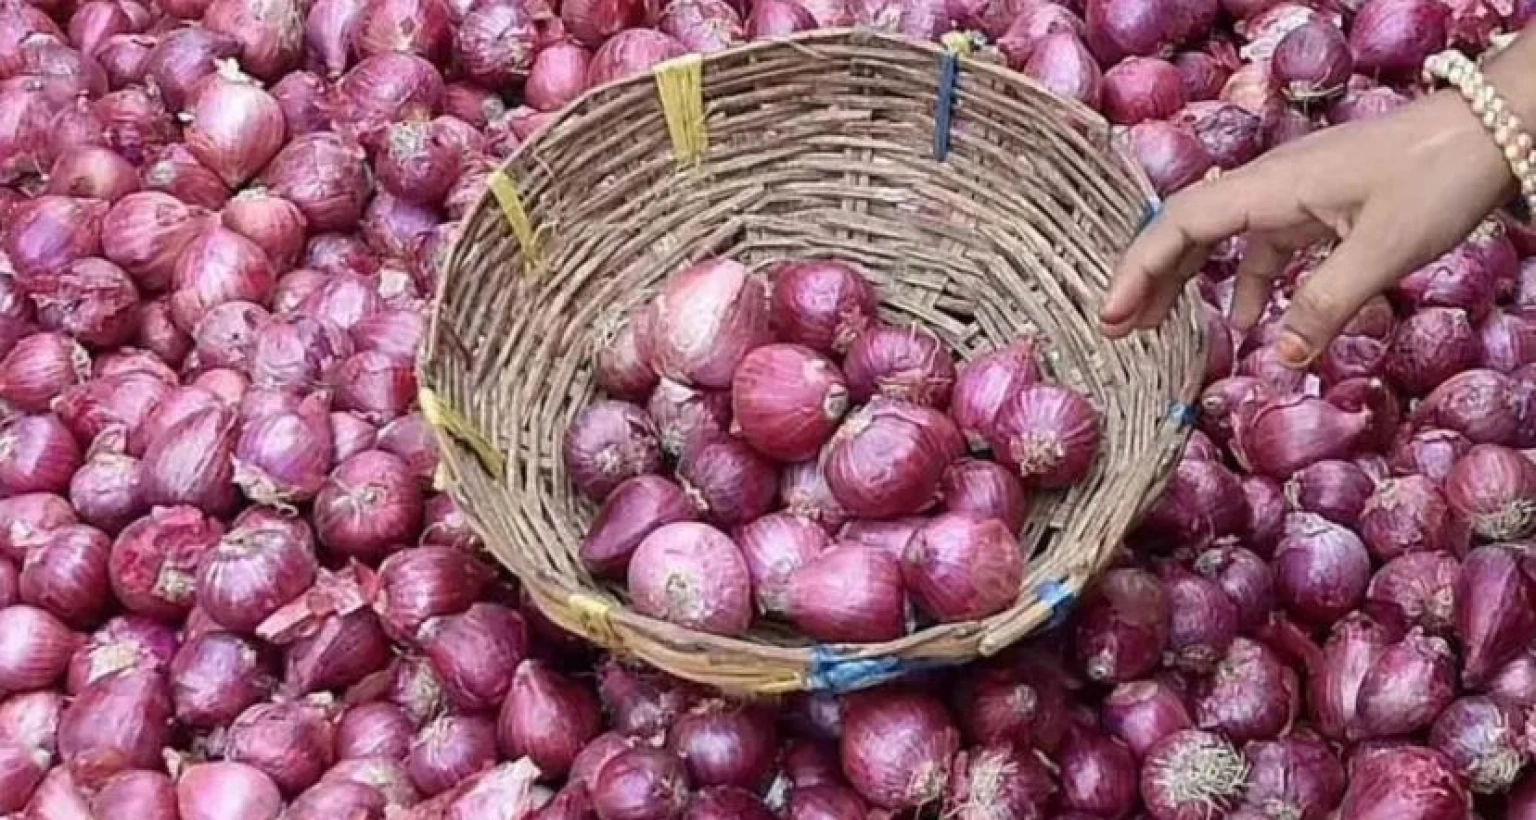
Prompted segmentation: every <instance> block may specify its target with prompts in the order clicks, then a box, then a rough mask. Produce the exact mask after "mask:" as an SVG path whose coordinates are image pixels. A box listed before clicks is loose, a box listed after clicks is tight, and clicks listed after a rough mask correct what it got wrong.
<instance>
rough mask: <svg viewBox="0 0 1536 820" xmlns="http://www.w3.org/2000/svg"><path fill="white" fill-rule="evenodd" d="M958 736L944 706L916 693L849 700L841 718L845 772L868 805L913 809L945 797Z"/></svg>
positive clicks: (882, 693) (873, 694) (870, 694)
mask: <svg viewBox="0 0 1536 820" xmlns="http://www.w3.org/2000/svg"><path fill="white" fill-rule="evenodd" d="M958 747H959V733H958V732H957V731H956V730H955V727H954V724H953V722H952V721H951V719H950V716H949V714H948V712H947V711H946V710H945V709H944V707H943V705H942V704H940V703H938V702H937V701H934V700H932V699H930V698H928V697H927V696H925V695H921V694H918V693H916V692H906V691H902V690H899V689H880V690H874V691H870V692H865V693H860V694H859V695H857V696H855V697H853V698H850V699H849V701H848V704H847V712H846V713H845V714H844V717H843V737H842V741H841V748H842V752H841V753H842V758H843V771H844V773H845V774H846V775H847V776H848V780H849V782H850V783H852V784H853V787H854V788H855V789H857V790H858V791H859V793H860V794H861V795H863V796H864V797H865V799H867V800H869V801H870V802H872V803H874V804H876V805H878V806H881V807H884V808H888V809H892V810H897V809H905V808H915V807H918V806H922V805H924V804H927V803H930V802H932V801H934V800H936V799H938V798H939V797H940V796H941V795H942V794H943V792H944V789H945V786H946V784H947V781H948V779H949V776H950V771H951V765H952V762H953V758H954V756H955V753H956V752H957V751H958Z"/></svg>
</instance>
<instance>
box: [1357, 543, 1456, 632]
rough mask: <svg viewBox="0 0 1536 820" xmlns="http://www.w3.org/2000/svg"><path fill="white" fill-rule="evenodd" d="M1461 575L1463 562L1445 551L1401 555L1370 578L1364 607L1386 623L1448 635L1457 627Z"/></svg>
mask: <svg viewBox="0 0 1536 820" xmlns="http://www.w3.org/2000/svg"><path fill="white" fill-rule="evenodd" d="M1460 577H1461V564H1460V562H1459V561H1457V560H1456V559H1455V558H1454V557H1453V556H1450V555H1447V554H1445V553H1437V552H1416V553H1409V554H1406V555H1401V556H1398V557H1397V558H1394V559H1392V560H1390V561H1388V562H1387V563H1386V564H1385V565H1383V566H1382V567H1381V569H1379V570H1377V571H1376V575H1375V576H1374V577H1372V578H1371V585H1370V586H1369V587H1368V588H1367V589H1366V604H1365V611H1366V612H1368V613H1370V614H1371V615H1372V617H1374V618H1376V619H1377V620H1378V621H1380V622H1382V623H1385V624H1395V625H1400V626H1402V628H1404V629H1406V628H1408V627H1418V628H1419V629H1421V630H1423V631H1424V632H1426V633H1428V634H1430V635H1439V636H1442V637H1449V636H1451V635H1452V634H1453V630H1454V629H1455V613H1456V587H1457V582H1458V581H1459V580H1460Z"/></svg>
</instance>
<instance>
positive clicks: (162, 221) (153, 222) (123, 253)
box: [101, 191, 208, 291]
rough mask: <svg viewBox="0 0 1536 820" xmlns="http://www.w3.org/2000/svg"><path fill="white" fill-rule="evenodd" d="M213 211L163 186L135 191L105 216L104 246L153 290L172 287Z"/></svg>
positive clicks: (111, 258)
mask: <svg viewBox="0 0 1536 820" xmlns="http://www.w3.org/2000/svg"><path fill="white" fill-rule="evenodd" d="M207 218H208V217H207V212H206V211H204V210H203V209H202V208H199V207H196V206H189V205H185V204H183V203H182V202H181V201H179V200H177V199H176V198H175V197H172V196H171V195H169V194H165V193H161V192H158V191H143V192H139V193H132V194H129V195H127V196H125V197H123V198H122V199H121V200H119V201H118V202H117V203H116V204H115V205H113V206H112V209H111V210H110V211H108V212H107V214H106V217H105V218H104V219H103V221H102V228H101V236H102V250H103V251H104V253H105V255H106V257H107V258H108V259H110V260H112V261H113V262H115V263H117V264H118V265H121V266H122V267H123V269H124V270H127V271H128V273H129V274H131V275H132V276H133V277H134V279H135V281H136V282H137V283H138V284H139V286H140V287H142V288H144V289H145V290H149V291H159V290H164V289H166V288H167V287H169V286H170V284H171V280H172V276H173V274H174V268H175V263H176V260H177V259H178V258H179V257H180V256H181V253H182V250H183V249H184V248H185V247H186V246H187V244H188V243H190V242H191V241H192V239H193V238H194V237H196V236H198V235H199V234H200V233H201V232H202V230H203V226H204V224H205V223H206V221H207Z"/></svg>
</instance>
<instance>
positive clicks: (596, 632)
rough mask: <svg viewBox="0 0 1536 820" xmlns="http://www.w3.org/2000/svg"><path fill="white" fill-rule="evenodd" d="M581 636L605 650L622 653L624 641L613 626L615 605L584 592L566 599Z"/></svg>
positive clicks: (575, 593) (572, 594)
mask: <svg viewBox="0 0 1536 820" xmlns="http://www.w3.org/2000/svg"><path fill="white" fill-rule="evenodd" d="M565 603H566V606H568V607H570V613H571V617H572V618H573V619H575V621H576V624H577V626H578V627H579V628H580V630H581V634H583V635H585V636H586V637H587V639H588V640H591V641H592V642H593V643H596V644H598V645H600V646H602V647H603V648H604V649H608V650H615V651H622V650H623V649H624V639H623V637H621V636H620V635H619V631H618V630H617V629H615V628H614V626H613V604H612V603H610V602H608V601H605V600H603V599H602V598H599V597H597V596H596V595H588V594H586V593H584V592H573V593H571V594H570V596H569V597H567V598H566V599H565Z"/></svg>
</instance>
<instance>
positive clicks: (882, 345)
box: [843, 325, 955, 409]
mask: <svg viewBox="0 0 1536 820" xmlns="http://www.w3.org/2000/svg"><path fill="white" fill-rule="evenodd" d="M843 367H844V369H845V371H846V373H847V376H848V389H849V392H850V394H851V395H852V396H853V398H854V400H855V401H857V402H860V403H864V402H867V401H869V399H870V397H872V396H874V395H877V394H878V395H881V396H885V397H887V398H890V399H895V400H899V401H906V402H911V403H913V404H918V405H923V406H926V407H937V408H939V409H943V408H944V407H946V406H948V404H949V397H950V391H951V389H952V388H953V387H954V382H955V363H954V359H953V357H951V355H950V353H949V350H948V348H947V347H946V346H945V345H944V343H943V342H942V341H940V340H939V339H938V337H936V336H934V335H933V334H932V333H930V332H928V331H926V330H923V329H921V328H919V327H916V326H910V327H893V326H889V325H879V326H876V327H872V328H870V329H869V330H866V331H865V332H863V333H861V334H859V336H858V337H857V338H856V339H854V341H853V344H852V345H850V346H849V347H848V352H847V355H846V356H845V357H844V359H843Z"/></svg>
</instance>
